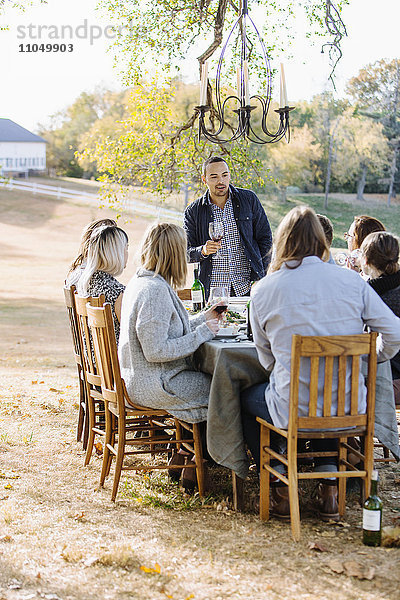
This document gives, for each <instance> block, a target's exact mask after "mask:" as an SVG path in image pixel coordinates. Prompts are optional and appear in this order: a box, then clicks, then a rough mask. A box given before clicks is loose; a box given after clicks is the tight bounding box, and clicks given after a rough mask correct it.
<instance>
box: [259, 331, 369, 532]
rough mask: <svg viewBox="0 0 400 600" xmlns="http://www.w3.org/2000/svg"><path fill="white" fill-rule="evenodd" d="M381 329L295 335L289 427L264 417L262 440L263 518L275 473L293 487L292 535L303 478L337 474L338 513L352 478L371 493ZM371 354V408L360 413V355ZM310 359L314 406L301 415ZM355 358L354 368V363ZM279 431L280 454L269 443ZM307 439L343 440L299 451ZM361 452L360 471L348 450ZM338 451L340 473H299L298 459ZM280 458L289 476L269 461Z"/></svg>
mask: <svg viewBox="0 0 400 600" xmlns="http://www.w3.org/2000/svg"><path fill="white" fill-rule="evenodd" d="M376 337H377V334H376V333H369V334H368V333H365V334H360V335H351V336H329V337H328V336H326V337H315V336H300V335H293V338H292V355H291V373H290V378H291V379H290V408H289V425H288V429H287V430H286V429H281V428H279V427H274V426H273V425H270V424H269V423H267V422H266V421H264V420H263V419H261V418H257V420H258V421H259V422H260V424H261V440H260V456H261V469H260V518H261V520H263V521H265V520H268V519H269V492H270V473H272V474H273V475H275V476H276V477H277V478H278V479H280V481H282V482H283V483H284V484H286V485H287V486H288V487H289V504H290V520H291V527H292V536H293V539H294V540H295V541H298V540H299V539H300V513H299V499H298V481H299V480H301V479H323V478H332V477H336V478H338V481H339V484H338V488H339V489H338V503H339V514H340V515H341V516H343V514H344V512H345V501H346V479H345V478H347V477H360V478H361V479H362V480H363V483H364V495H368V494H369V487H370V480H371V472H372V468H373V434H374V413H375V380H376ZM362 355H368V377H367V412H366V414H358V385H359V384H358V382H359V379H358V378H359V371H360V357H361V356H362ZM304 358H306V359H308V360H309V362H310V376H309V377H310V378H309V381H310V384H309V410H308V415H307V416H306V417H299V415H298V396H299V376H300V364H301V362H302V359H304ZM320 359H324V363H325V366H324V374H325V381H324V392H323V394H324V395H323V416H317V401H318V372H319V361H320ZM350 363H351V367H350ZM348 367H350V368H351V401H350V413H349V414H346V413H345V396H346V390H345V382H346V370H347V368H348ZM334 373H335V374H337V378H338V390H337V412H336V414H335V415H334V416H331V409H332V382H333V380H334ZM272 431H273V432H275V433H276V434H278V435H280V436H282V437H283V438H285V439H286V440H287V452H286V454H279V453H276V452H275V451H274V450H273V449H271V447H270V433H271V432H272ZM354 436H360V438H361V441H362V448H363V453H361V452H358V451H357V450H354V449H353V448H352V447H351V446H350V445H349V444H348V443H347V439H348V438H349V437H354ZM299 438H303V439H327V438H330V439H336V438H337V439H338V450H337V451H336V452H335V451H331V452H301V453H298V452H297V440H298V439H299ZM348 450H351V452H353V453H356V454H357V456H358V457H359V459H360V461H361V462H362V466H363V469H360V470H358V469H357V468H356V467H354V466H353V465H351V464H350V463H349V462H348V461H347V451H348ZM325 456H326V457H328V456H329V457H331V456H335V457H337V460H338V468H339V471H338V472H330V471H324V472H322V473H317V472H299V471H298V467H297V459H298V458H315V457H325ZM271 457H272V458H275V459H277V460H279V461H280V462H281V463H282V464H283V465H285V467H286V469H287V476H286V475H282V474H281V473H278V472H277V470H276V469H274V468H273V467H271V465H270V460H271Z"/></svg>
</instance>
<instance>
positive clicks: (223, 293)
mask: <svg viewBox="0 0 400 600" xmlns="http://www.w3.org/2000/svg"><path fill="white" fill-rule="evenodd" d="M228 298H229V297H228V288H226V287H224V286H217V287H212V288H211V289H210V296H209V299H208V302H209V303H210V304H211V306H212V307H213V308H214V310H215V312H217V313H218V314H221V313H223V312H225V311H226V310H227V308H228ZM215 304H218V306H214V305H215Z"/></svg>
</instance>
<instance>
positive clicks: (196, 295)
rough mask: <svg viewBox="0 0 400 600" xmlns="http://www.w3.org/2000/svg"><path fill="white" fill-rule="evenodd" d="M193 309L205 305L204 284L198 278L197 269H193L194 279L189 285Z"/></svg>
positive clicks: (195, 310) (199, 308)
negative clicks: (190, 285)
mask: <svg viewBox="0 0 400 600" xmlns="http://www.w3.org/2000/svg"><path fill="white" fill-rule="evenodd" d="M191 296H192V305H193V311H194V312H198V311H199V310H202V309H203V308H204V306H205V293H204V285H203V284H202V283H201V281H200V280H199V269H198V268H195V269H194V281H193V285H192V287H191Z"/></svg>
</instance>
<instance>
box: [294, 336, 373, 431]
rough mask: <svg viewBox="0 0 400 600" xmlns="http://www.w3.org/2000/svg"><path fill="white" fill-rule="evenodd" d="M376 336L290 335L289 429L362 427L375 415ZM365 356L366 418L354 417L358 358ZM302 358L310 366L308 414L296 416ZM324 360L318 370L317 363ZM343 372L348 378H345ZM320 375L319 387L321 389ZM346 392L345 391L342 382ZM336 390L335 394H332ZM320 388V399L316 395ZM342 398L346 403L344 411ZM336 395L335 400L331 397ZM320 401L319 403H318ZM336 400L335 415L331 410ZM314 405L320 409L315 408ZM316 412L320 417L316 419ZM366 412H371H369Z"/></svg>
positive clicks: (356, 406) (356, 402)
mask: <svg viewBox="0 0 400 600" xmlns="http://www.w3.org/2000/svg"><path fill="white" fill-rule="evenodd" d="M376 337H377V333H369V334H368V333H363V334H358V335H351V336H300V335H293V338H292V354H291V379H290V411H289V430H290V429H291V428H296V429H328V430H329V429H336V428H344V427H366V426H367V424H368V426H370V425H369V421H370V420H371V415H372V427H373V415H374V412H375V379H376ZM363 355H368V381H367V406H368V415H369V416H368V418H367V415H360V414H358V405H359V377H360V365H361V361H360V357H361V356H363ZM304 359H306V360H308V361H309V363H310V371H309V406H308V415H307V416H303V417H299V416H298V400H299V398H298V397H299V387H300V386H299V381H300V372H302V373H304V372H305V371H304V370H303V368H304V369H305V364H304V366H303V361H304ZM322 360H323V361H324V363H325V364H324V367H322V364H320V363H321V361H322ZM347 373H348V374H349V377H347ZM321 375H322V376H323V388H321V380H320V378H321ZM347 380H348V383H349V384H350V389H349V388H348V387H347V389H346V381H347ZM335 387H336V391H335ZM321 389H323V398H320V404H318V399H319V394H321ZM346 395H347V397H349V399H350V404H348V405H347V409H346ZM335 396H336V397H335ZM321 400H323V402H321ZM334 401H336V404H337V412H336V414H332V413H335V411H333V409H332V404H333V402H334ZM318 406H320V408H319V409H318ZM319 410H320V411H321V413H322V414H321V413H320V414H321V416H317V414H318V412H319ZM370 411H372V412H371V413H370Z"/></svg>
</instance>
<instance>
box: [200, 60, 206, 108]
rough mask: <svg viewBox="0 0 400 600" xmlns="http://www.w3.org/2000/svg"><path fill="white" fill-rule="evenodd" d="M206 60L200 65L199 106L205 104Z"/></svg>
mask: <svg viewBox="0 0 400 600" xmlns="http://www.w3.org/2000/svg"><path fill="white" fill-rule="evenodd" d="M207 83H208V61H207V60H206V62H205V63H203V64H202V65H201V79H200V106H206V104H207Z"/></svg>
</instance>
